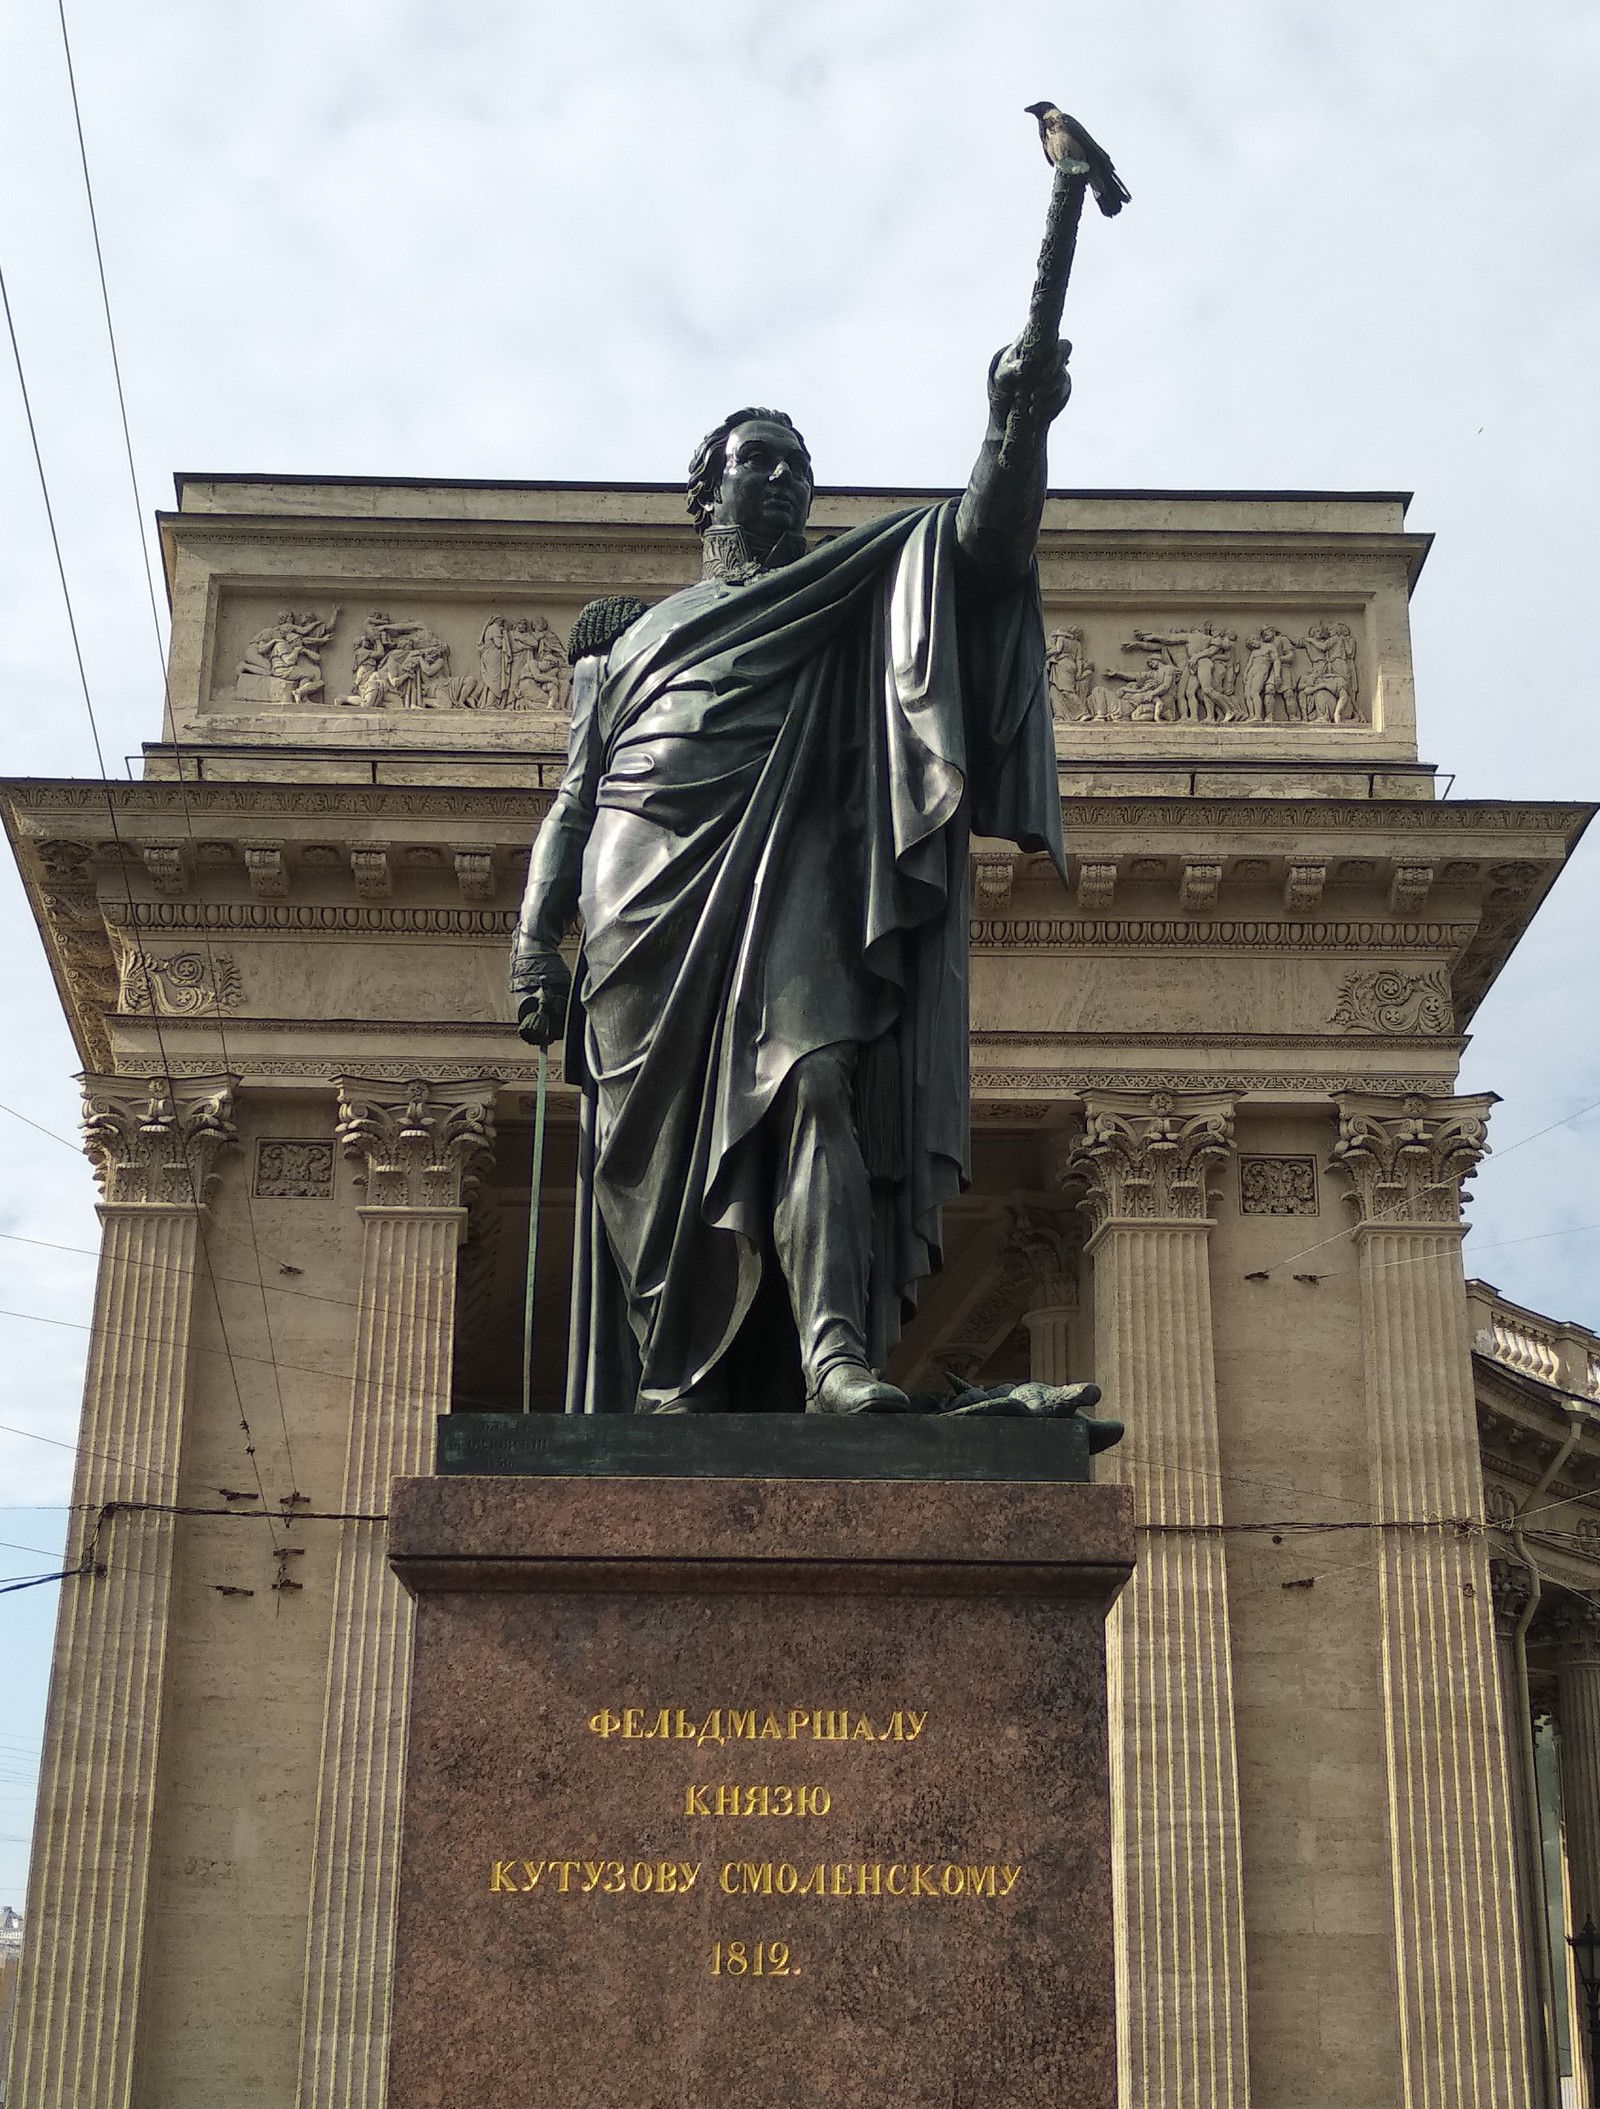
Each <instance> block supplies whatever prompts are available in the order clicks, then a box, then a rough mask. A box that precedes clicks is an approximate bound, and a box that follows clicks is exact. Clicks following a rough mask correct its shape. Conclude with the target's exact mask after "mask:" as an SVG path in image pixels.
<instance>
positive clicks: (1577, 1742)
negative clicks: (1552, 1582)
mask: <svg viewBox="0 0 1600 2109" xmlns="http://www.w3.org/2000/svg"><path fill="white" fill-rule="evenodd" d="M1550 1594H1551V1595H1552V1596H1554V1597H1555V1598H1556V1601H1555V1603H1554V1604H1553V1605H1552V1606H1551V1612H1550V1618H1549V1631H1550V1632H1551V1633H1552V1634H1553V1636H1554V1639H1555V1643H1556V1651H1557V1652H1556V1669H1557V1673H1558V1676H1559V1678H1560V1691H1559V1698H1558V1707H1559V1717H1558V1721H1557V1734H1558V1738H1559V1742H1560V1749H1561V1828H1562V1831H1563V1833H1564V1834H1565V1838H1566V1848H1567V1886H1568V1889H1569V1890H1570V1891H1571V1900H1572V1901H1571V1910H1572V1925H1571V1928H1570V1930H1571V1931H1572V1932H1574V1933H1576V1932H1577V1930H1578V1928H1579V1927H1580V1926H1581V1925H1582V1924H1583V1922H1584V1919H1585V1918H1586V1917H1588V1918H1593V1920H1594V1922H1595V1924H1596V1925H1597V1926H1600V1606H1597V1605H1595V1604H1592V1603H1590V1602H1588V1601H1587V1600H1586V1599H1584V1598H1581V1597H1575V1596H1568V1595H1566V1594H1565V1593H1564V1592H1557V1591H1554V1590H1552V1591H1551V1592H1550ZM1547 1601H1548V1599H1547ZM1569 1981H1570V1980H1569ZM1572 2037H1573V2043H1572V2060H1573V2067H1574V2070H1575V2071H1579V2072H1582V2073H1583V2074H1585V2075H1587V2072H1588V2049H1589V2046H1588V2041H1587V2021H1586V2018H1585V2008H1584V2002H1583V1992H1582V1989H1581V1988H1579V1989H1578V1991H1577V1997H1576V2000H1575V2002H1574V2005H1573V2010H1572ZM1582 2085H1583V2083H1582V2081H1580V2083H1579V2086H1580V2092H1579V2095H1578V2099H1579V2101H1580V2102H1589V2101H1592V2100H1593V2098H1594V2097H1593V2093H1592V2091H1591V2092H1589V2093H1585V2092H1583V2091H1581V2090H1582Z"/></svg>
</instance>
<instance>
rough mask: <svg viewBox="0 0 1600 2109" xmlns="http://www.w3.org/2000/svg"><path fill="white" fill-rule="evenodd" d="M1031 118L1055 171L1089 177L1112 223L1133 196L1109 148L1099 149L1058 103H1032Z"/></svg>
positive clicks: (1029, 108) (1090, 186) (1095, 196)
mask: <svg viewBox="0 0 1600 2109" xmlns="http://www.w3.org/2000/svg"><path fill="white" fill-rule="evenodd" d="M1028 115H1029V116H1030V117H1036V118H1037V119H1038V120H1039V141H1040V144H1041V145H1042V146H1043V148H1044V158H1045V159H1046V161H1048V162H1049V163H1050V165H1051V167H1052V168H1065V169H1069V170H1071V172H1072V173H1073V174H1074V175H1079V174H1081V175H1085V176H1087V177H1088V178H1089V188H1090V189H1091V190H1092V191H1093V192H1094V201H1095V203H1096V204H1097V205H1098V206H1099V208H1100V210H1101V211H1102V212H1103V213H1104V214H1105V216H1106V218H1107V219H1108V220H1109V219H1113V218H1114V217H1115V216H1116V214H1118V213H1119V212H1121V210H1122V208H1123V206H1124V205H1126V204H1127V202H1128V200H1129V199H1130V198H1131V197H1132V196H1133V193H1132V191H1130V190H1129V188H1128V186H1127V184H1126V183H1124V182H1123V180H1122V178H1121V177H1120V176H1119V175H1118V174H1117V172H1116V170H1115V169H1114V168H1113V167H1112V166H1111V156H1110V155H1109V154H1108V153H1107V152H1106V150H1105V148H1104V147H1103V146H1096V145H1095V143H1094V141H1093V140H1092V139H1091V138H1090V137H1089V135H1088V133H1087V132H1086V131H1085V130H1084V129H1083V126H1082V125H1081V124H1079V122H1078V120H1077V119H1076V118H1075V117H1068V116H1067V115H1066V113H1065V112H1064V111H1062V110H1058V109H1057V108H1056V106H1055V104H1054V103H1029V104H1028Z"/></svg>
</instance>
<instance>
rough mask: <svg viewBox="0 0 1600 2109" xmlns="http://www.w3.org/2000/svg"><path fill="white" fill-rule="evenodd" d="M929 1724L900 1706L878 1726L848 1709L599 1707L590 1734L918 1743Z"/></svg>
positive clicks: (627, 1738) (641, 1738) (642, 1739)
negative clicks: (702, 1710) (697, 1713)
mask: <svg viewBox="0 0 1600 2109" xmlns="http://www.w3.org/2000/svg"><path fill="white" fill-rule="evenodd" d="M927 1725H928V1716H927V1713H926V1712H922V1713H918V1712H917V1711H916V1709H915V1708H914V1707H909V1706H906V1707H896V1708H895V1710H894V1712H893V1713H892V1714H889V1715H888V1716H887V1717H886V1718H882V1719H881V1723H880V1725H879V1726H876V1727H874V1725H873V1721H872V1717H871V1715H870V1714H865V1713H862V1712H860V1711H858V1710H852V1709H851V1708H850V1707H848V1706H837V1707H835V1706H787V1707H781V1708H778V1709H776V1710H769V1711H763V1710H762V1709H761V1708H760V1707H757V1706H713V1707H712V1709H711V1710H710V1712H709V1713H707V1714H704V1715H702V1716H701V1717H700V1718H699V1719H698V1720H697V1719H696V1717H695V1713H694V1712H693V1711H692V1710H690V1709H688V1708H686V1707H682V1706H623V1707H610V1706H603V1707H601V1709H600V1711H599V1712H598V1713H594V1714H591V1715H590V1716H589V1721H588V1727H589V1733H590V1734H591V1735H597V1736H599V1737H601V1738H602V1739H603V1740H605V1741H609V1740H610V1739H611V1737H613V1736H617V1737H619V1738H620V1739H621V1740H622V1741H623V1742H624V1743H658V1742H659V1743H693V1744H695V1745H696V1746H697V1747H699V1746H702V1745H704V1744H706V1743H798V1742H804V1741H807V1740H809V1741H811V1742H813V1743H914V1742H915V1741H916V1740H917V1738H918V1736H920V1735H921V1733H922V1731H923V1729H924V1728H926V1726H927Z"/></svg>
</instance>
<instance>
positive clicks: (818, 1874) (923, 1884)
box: [717, 1860, 1022, 1899]
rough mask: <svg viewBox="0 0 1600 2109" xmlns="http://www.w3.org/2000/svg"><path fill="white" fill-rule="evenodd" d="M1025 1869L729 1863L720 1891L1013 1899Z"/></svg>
mask: <svg viewBox="0 0 1600 2109" xmlns="http://www.w3.org/2000/svg"><path fill="white" fill-rule="evenodd" d="M1021 1879H1022V1869H1021V1868H1020V1867H1004V1866H997V1865H995V1864H994V1863H992V1862H991V1863H990V1864H988V1865H987V1866H983V1867H973V1866H970V1865H968V1864H967V1863H965V1862H963V1861H959V1860H932V1861H912V1860H891V1861H888V1862H884V1861H881V1860H833V1861H826V1860H818V1861H816V1862H815V1863H814V1864H813V1865H812V1866H810V1867H795V1866H793V1865H792V1864H791V1863H790V1862H789V1861H787V1860H779V1861H772V1860H725V1861H724V1862H723V1864H722V1867H721V1868H720V1870H719V1871H718V1874H717V1887H718V1888H719V1889H720V1890H721V1891H722V1893H723V1895H724V1896H726V1897H940V1898H950V1899H953V1898H956V1897H979V1898H998V1897H1009V1896H1010V1894H1011V1892H1012V1891H1013V1890H1014V1889H1015V1888H1016V1886H1017V1884H1018V1883H1019V1882H1020V1881H1021Z"/></svg>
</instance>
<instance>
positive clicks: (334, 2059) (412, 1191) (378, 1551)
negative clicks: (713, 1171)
mask: <svg viewBox="0 0 1600 2109" xmlns="http://www.w3.org/2000/svg"><path fill="white" fill-rule="evenodd" d="M494 1095H495V1086H494V1084H493V1082H483V1081H474V1082H472V1083H462V1084H426V1083H413V1084H411V1085H408V1086H404V1087H397V1086H395V1085H393V1084H383V1083H374V1082H368V1081H367V1080H365V1079H363V1078H359V1077H343V1078H341V1079H339V1137H340V1141H341V1142H342V1144H343V1146H344V1150H345V1154H346V1156H348V1157H351V1158H354V1159H356V1160H357V1161H358V1162H359V1163H361V1164H362V1165H364V1167H365V1179H366V1189H367V1197H366V1205H365V1206H364V1207H363V1208H362V1209H361V1216H362V1219H363V1221H364V1223H365V1225H366V1236H365V1244H364V1249H363V1256H362V1272H361V1293H360V1304H359V1309H358V1312H357V1318H356V1351H355V1370H354V1375H353V1379H352V1386H351V1400H350V1440H349V1448H348V1451H347V1455H346V1461H345V1473H344V1484H343V1487H342V1489H341V1491H340V1497H339V1505H340V1507H341V1508H343V1509H344V1510H346V1511H347V1512H349V1513H352V1514H359V1515H378V1514H382V1513H383V1512H384V1511H385V1510H386V1509H387V1506H388V1500H389V1484H390V1482H391V1480H393V1479H396V1478H402V1477H403V1478H411V1477H415V1476H417V1475H419V1474H425V1473H427V1472H430V1471H431V1470H432V1468H433V1457H432V1445H433V1426H434V1420H435V1417H436V1416H437V1415H438V1414H440V1413H444V1412H446V1411H448V1409H449V1404H450V1364H451V1353H452V1349H453V1345H454V1339H453V1334H454V1316H455V1280H456V1248H457V1246H458V1245H459V1243H460V1241H461V1235H462V1232H463V1230H464V1228H465V1225H466V1201H467V1199H468V1198H469V1195H470V1192H471V1189H472V1186H473V1184H474V1183H475V1182H474V1174H475V1172H476V1171H477V1169H478V1168H479V1167H480V1166H481V1165H482V1164H483V1163H484V1162H485V1161H486V1160H487V1158H488V1156H489V1154H490V1152H491V1150H492V1148H493V1143H494V1127H493V1121H492V1110H493V1105H494ZM410 1671H411V1604H410V1600H409V1598H408V1597H407V1596H406V1595H405V1593H404V1592H403V1591H402V1589H401V1588H400V1585H399V1584H398V1583H397V1582H396V1581H395V1579H394V1577H393V1575H392V1574H391V1573H390V1571H389V1567H388V1562H387V1560H386V1558H385V1552H384V1538H383V1533H382V1531H381V1530H380V1529H377V1528H375V1527H370V1526H362V1525H359V1524H357V1525H351V1526H348V1527H347V1528H346V1529H345V1531H344V1532H343V1534H342V1536H341V1540H340V1551H339V1560H338V1565H337V1567H336V1569H335V1573H334V1584H333V1611H332V1626H331V1634H330V1640H329V1648H328V1676H327V1687H326V1698H325V1703H324V1718H323V1732H322V1764H321V1772H320V1777H319V1782H318V1789H317V1835H316V1858H315V1863H314V1866H313V1871H312V1893H311V1912H310V1919H309V1924H308V1927H307V1935H306V1975H305V1998H304V2007H303V2012H302V2019H301V2040H300V2083H299V2093H298V2097H297V2099H298V2104H299V2109H382V2104H383V2099H384V2082H385V2068H386V2060H387V2051H388V2040H389V1970H390V1958H391V1952H392V1947H393V1940H394V1907H395V1880H396V1874H397V1871H398V1865H399V1846H400V1796H401V1789H402V1786H403V1784H404V1777H405V1724H406V1709H407V1702H408V1696H409V1683H410Z"/></svg>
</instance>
